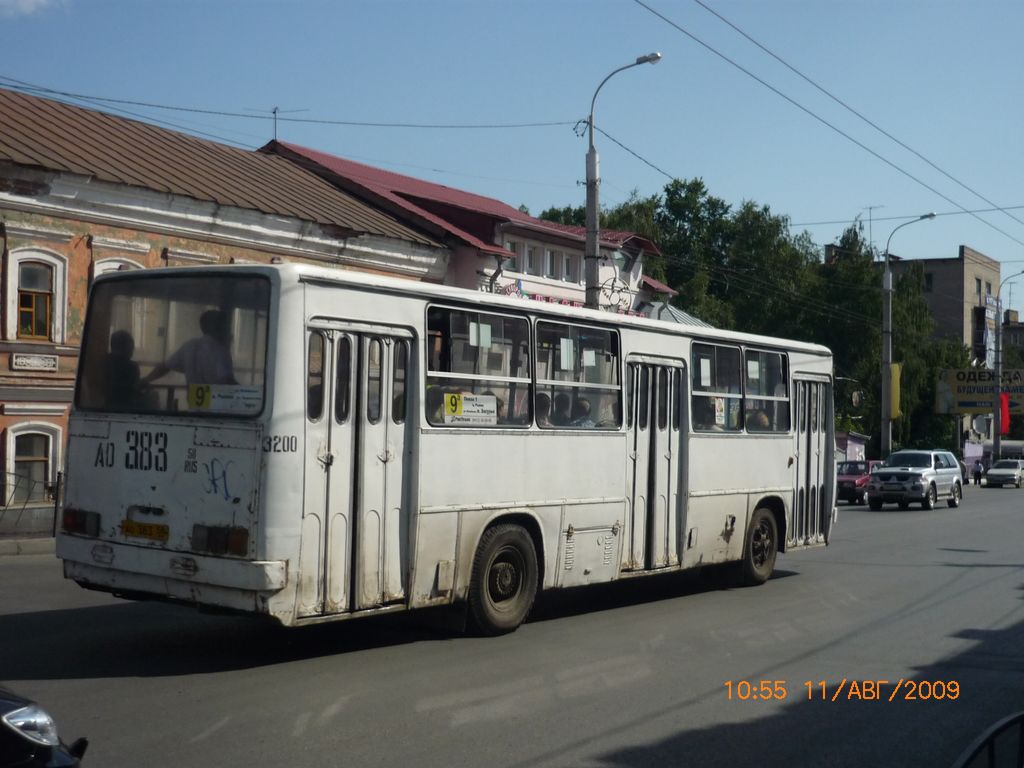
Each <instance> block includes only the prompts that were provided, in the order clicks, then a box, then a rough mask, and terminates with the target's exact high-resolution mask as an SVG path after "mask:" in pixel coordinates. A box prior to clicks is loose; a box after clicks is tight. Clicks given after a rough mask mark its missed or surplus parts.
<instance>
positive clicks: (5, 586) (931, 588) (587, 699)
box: [0, 486, 1024, 768]
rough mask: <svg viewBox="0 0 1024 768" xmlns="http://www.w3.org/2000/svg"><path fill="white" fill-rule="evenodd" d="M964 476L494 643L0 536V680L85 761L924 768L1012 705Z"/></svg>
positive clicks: (1014, 564) (1008, 663)
mask: <svg viewBox="0 0 1024 768" xmlns="http://www.w3.org/2000/svg"><path fill="white" fill-rule="evenodd" d="M965 496H966V498H965V501H964V504H963V506H962V507H961V508H960V509H956V510H953V509H948V508H946V507H945V506H942V507H940V508H938V509H936V510H935V511H932V512H922V511H920V510H917V509H914V510H910V511H907V512H900V511H898V510H896V509H895V508H891V509H890V508H888V507H887V508H886V510H885V511H883V512H877V513H874V512H870V511H868V510H867V508H866V507H849V506H845V505H844V506H842V507H841V511H840V521H839V524H838V526H837V528H836V529H835V532H834V537H833V543H832V546H830V547H828V548H827V549H815V550H810V551H805V552H801V553H794V554H790V555H786V556H782V557H781V558H780V560H779V563H778V567H777V571H776V575H775V577H774V578H773V579H772V580H771V581H769V582H768V583H767V584H765V585H764V586H761V587H757V588H748V589H731V588H729V587H728V583H727V582H726V581H725V580H724V579H722V578H720V577H719V575H718V574H714V573H712V574H707V573H705V574H703V575H700V576H696V575H692V574H687V575H684V576H682V577H678V576H677V577H670V578H660V579H656V580H653V581H652V580H650V579H643V580H634V581H631V582H629V583H624V584H618V585H610V586H606V587H600V588H595V589H590V590H584V591H573V592H568V593H560V594H555V595H551V596H548V597H545V598H544V599H543V600H542V601H541V602H540V603H539V604H538V606H537V608H536V610H535V612H534V616H533V617H532V618H531V621H530V622H529V623H528V624H527V625H525V626H524V627H522V628H521V629H520V630H519V631H517V632H515V633H514V634H512V635H509V636H506V637H501V638H496V639H483V638H472V637H470V638H465V637H461V636H459V635H458V634H456V633H454V632H452V631H451V630H449V629H446V628H445V627H444V624H443V622H442V621H441V620H440V617H435V616H432V615H428V616H419V617H417V616H415V615H409V616H405V617H387V618H385V619H382V620H370V621H362V622H351V623H343V624H335V625H329V626H321V627H313V628H307V629H299V630H282V629H279V628H277V627H273V626H269V625H265V624H262V623H259V622H256V621H253V620H250V619H244V618H225V617H218V616H207V615H203V614H199V613H197V612H194V611H191V610H187V609H182V608H177V607H172V606H166V605H160V604H151V603H131V602H125V601H119V600H115V599H113V598H110V597H107V596H105V595H102V594H98V593H91V592H87V591H84V590H82V589H80V588H78V587H77V586H75V585H74V584H72V583H70V582H64V581H62V579H61V574H60V566H59V564H58V563H57V561H56V560H54V559H53V558H52V557H48V556H39V555H33V556H19V557H0V680H3V681H6V682H7V684H8V685H10V686H11V687H13V688H15V689H16V690H18V691H20V692H23V693H25V694H27V695H29V696H32V697H35V698H37V699H38V700H39V701H40V702H42V703H43V704H44V705H45V706H46V707H47V708H48V709H49V710H50V711H51V712H52V713H53V714H54V715H55V716H56V718H57V720H58V723H59V725H60V728H61V733H62V735H63V736H64V737H65V739H66V740H70V739H72V738H75V737H77V736H81V735H85V736H87V737H89V739H90V741H91V746H90V748H89V752H88V754H87V755H86V760H85V763H86V766H104V767H109V768H118V767H120V766H132V767H133V768H134V767H136V766H146V767H147V768H161V767H162V766H175V767H176V768H180V767H181V766H218V767H221V766H223V767H224V768H230V767H232V766H250V765H260V766H327V765H330V766H414V767H416V768H420V767H423V768H429V767H430V766H444V767H445V768H448V767H450V766H502V767H507V768H525V767H526V766H570V765H571V766H576V765H585V766H615V767H622V768H640V767H641V766H673V765H687V766H714V765H723V766H724V765H730V766H733V765H766V766H775V765H778V766H794V765H799V766H804V765H828V766H846V765H849V766H915V765H921V766H924V765H927V766H947V765H950V764H951V763H952V762H953V761H954V759H955V758H956V756H957V755H958V754H959V753H960V751H961V750H962V749H963V748H964V747H965V746H966V745H967V744H968V743H969V742H970V741H971V740H972V739H973V738H974V737H975V736H976V735H977V734H978V733H979V732H980V731H982V730H984V728H985V727H987V726H988V725H989V724H990V723H992V722H994V721H995V720H997V719H999V718H1001V717H1003V716H1005V715H1007V714H1010V713H1012V712H1016V711H1020V710H1024V623H1022V622H1024V552H1022V546H1021V543H1022V538H1024V537H1022V533H1021V532H1022V524H1024V491H1017V490H1013V489H1004V490H997V489H991V490H989V489H984V488H981V489H979V488H975V487H974V486H971V487H970V488H968V489H967V491H966V494H965ZM762 680H766V681H771V682H770V683H769V684H768V685H767V687H766V688H764V689H763V690H764V692H766V693H767V692H768V691H771V694H772V698H770V699H764V698H759V699H757V700H755V699H754V698H753V696H752V690H753V689H757V690H758V691H759V692H760V691H761V690H762V689H761V686H760V681H762ZM844 680H845V683H844V682H843V681H844ZM883 680H884V681H888V682H886V683H878V684H877V685H876V686H872V685H870V684H869V685H865V684H864V683H865V681H883ZM901 680H902V681H904V682H902V683H899V685H897V683H898V681H901ZM730 681H731V685H729V684H728V683H729V682H730ZM741 681H746V682H741ZM775 681H780V682H779V683H778V684H776V682H775ZM823 681H824V682H823ZM905 681H913V683H914V684H913V685H908V683H907V682H905ZM747 682H749V683H751V684H752V688H751V689H748V688H747V685H746V683H747ZM854 682H856V683H857V685H856V687H854V685H853V683H854ZM939 683H941V684H942V685H939ZM841 685H842V687H840V686H841ZM823 686H824V688H823ZM954 689H955V690H956V691H957V694H958V695H957V696H956V697H955V698H953V691H954ZM730 690H731V691H732V698H731V699H730V695H729V694H730ZM823 691H824V692H823ZM837 691H838V693H836V692H837ZM747 694H751V695H750V696H747ZM783 694H785V698H784V699H782V700H780V699H779V697H780V696H782V695H783ZM926 694H927V695H929V696H931V698H922V697H924V696H925V695H926ZM940 694H941V696H942V697H943V698H942V700H935V697H936V696H939V695H940ZM873 695H877V696H878V698H877V699H872V698H871V697H872V696H873ZM915 695H916V696H917V697H918V698H916V699H913V698H908V696H915ZM741 696H742V697H744V698H746V699H747V700H741ZM851 696H852V698H851Z"/></svg>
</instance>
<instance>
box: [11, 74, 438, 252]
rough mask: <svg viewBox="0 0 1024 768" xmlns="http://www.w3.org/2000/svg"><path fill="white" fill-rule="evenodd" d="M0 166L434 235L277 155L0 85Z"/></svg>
mask: <svg viewBox="0 0 1024 768" xmlns="http://www.w3.org/2000/svg"><path fill="white" fill-rule="evenodd" d="M0 114H2V115H3V119H2V120H0V166H2V165H3V164H4V163H11V164H14V165H17V166H23V167H28V168H38V169H41V170H45V171H57V172H65V173H73V174H79V175H82V176H87V177H91V178H95V179H98V180H100V181H105V182H109V183H111V184H123V185H127V186H131V187H138V188H142V189H146V190H153V191H157V192H165V193H170V194H174V195H181V196H183V197H188V198H193V199H196V200H201V201H208V202H212V203H216V204H218V205H223V206H233V207H237V208H243V209H247V210H254V211H259V212H261V213H266V214H272V215H277V216H287V217H291V218H295V219H299V220H302V221H309V222H315V223H317V224H321V225H328V226H333V227H338V228H341V229H344V230H351V231H352V232H353V233H354V234H369V235H379V236H383V237H391V238H396V239H399V240H404V241H407V242H412V243H418V244H421V245H428V246H435V247H440V246H441V245H442V244H441V243H440V242H439V241H438V240H436V239H435V238H432V237H429V236H428V235H426V234H424V233H423V232H419V231H417V230H415V229H413V228H411V227H409V226H407V225H406V224H404V223H402V222H401V221H399V220H398V219H397V218H395V217H394V216H392V215H390V214H388V213H386V212H384V211H380V210H377V209H376V208H373V207H372V206H370V205H368V204H366V203H364V202H362V201H361V200H359V199H358V198H356V197H355V196H353V195H351V194H349V193H347V192H345V191H343V190H339V189H338V188H337V187H335V186H333V185H331V184H328V183H327V182H326V181H324V180H323V179H321V178H320V177H318V176H317V175H316V174H313V173H310V172H309V171H306V170H304V169H303V168H301V167H299V166H298V165H296V164H295V163H291V162H288V161H287V160H285V159H284V158H282V157H277V156H274V155H268V154H264V153H261V152H251V151H247V150H244V149H237V148H235V147H229V146H227V145H225V144H219V143H217V142H213V141H207V140H205V139H199V138H196V137H194V136H189V135H187V134H183V133H178V132H175V131H170V130H167V129H165V128H159V127H157V126H154V125H149V124H148V123H142V122H138V121H135V120H128V119H125V118H122V117H116V116H114V115H109V114H106V113H103V112H98V111H95V110H90V109H84V108H82V107H76V106H72V105H70V104H65V103H63V102H59V101H53V100H50V99H43V98H40V97H38V96H30V95H27V94H24V93H19V92H17V91H11V90H6V89H2V88H0Z"/></svg>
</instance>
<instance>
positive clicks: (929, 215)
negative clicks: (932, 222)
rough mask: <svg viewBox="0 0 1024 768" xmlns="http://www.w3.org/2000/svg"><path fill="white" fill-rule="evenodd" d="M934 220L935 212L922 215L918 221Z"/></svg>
mask: <svg viewBox="0 0 1024 768" xmlns="http://www.w3.org/2000/svg"><path fill="white" fill-rule="evenodd" d="M934 218H935V211H932V212H931V213H923V214H921V217H920V219H918V220H919V221H923V220H924V219H934Z"/></svg>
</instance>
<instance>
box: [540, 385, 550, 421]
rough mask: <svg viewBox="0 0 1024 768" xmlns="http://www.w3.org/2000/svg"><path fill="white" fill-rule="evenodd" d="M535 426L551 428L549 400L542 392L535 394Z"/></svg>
mask: <svg viewBox="0 0 1024 768" xmlns="http://www.w3.org/2000/svg"><path fill="white" fill-rule="evenodd" d="M537 426H538V427H550V426H551V398H550V397H548V396H547V395H545V394H544V393H543V392H538V393H537Z"/></svg>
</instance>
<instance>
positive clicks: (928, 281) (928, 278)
mask: <svg viewBox="0 0 1024 768" xmlns="http://www.w3.org/2000/svg"><path fill="white" fill-rule="evenodd" d="M934 277H935V276H934V275H933V274H932V273H931V272H925V273H924V292H925V293H931V292H932V281H933V279H934Z"/></svg>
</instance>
